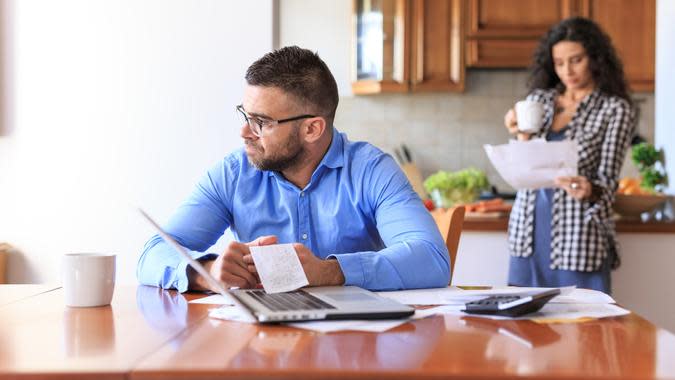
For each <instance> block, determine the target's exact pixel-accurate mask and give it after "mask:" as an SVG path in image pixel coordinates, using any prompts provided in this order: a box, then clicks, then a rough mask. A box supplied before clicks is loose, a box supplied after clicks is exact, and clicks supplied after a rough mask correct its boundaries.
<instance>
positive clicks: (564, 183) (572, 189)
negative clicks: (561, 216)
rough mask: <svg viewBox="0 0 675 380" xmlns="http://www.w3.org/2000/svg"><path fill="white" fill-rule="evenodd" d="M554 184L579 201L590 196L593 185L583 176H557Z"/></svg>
mask: <svg viewBox="0 0 675 380" xmlns="http://www.w3.org/2000/svg"><path fill="white" fill-rule="evenodd" d="M555 184H556V186H558V187H560V188H561V189H564V190H565V191H566V192H567V194H569V195H570V196H571V197H572V198H574V199H576V200H579V201H581V200H584V199H588V198H590V197H591V194H592V193H593V185H591V182H590V181H589V180H588V178H586V177H584V176H572V177H558V178H556V179H555Z"/></svg>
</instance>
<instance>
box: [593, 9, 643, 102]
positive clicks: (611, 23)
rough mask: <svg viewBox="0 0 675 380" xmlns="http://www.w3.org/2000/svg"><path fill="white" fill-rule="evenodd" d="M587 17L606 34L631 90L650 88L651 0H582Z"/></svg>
mask: <svg viewBox="0 0 675 380" xmlns="http://www.w3.org/2000/svg"><path fill="white" fill-rule="evenodd" d="M585 8H586V12H585V13H587V15H588V17H589V18H591V19H593V20H594V21H596V22H597V23H598V24H599V25H600V26H601V27H602V28H603V29H604V30H605V32H607V34H609V36H610V37H611V39H612V44H613V45H614V48H615V49H616V50H617V53H618V54H619V57H620V58H621V60H622V61H623V68H624V71H625V73H626V77H627V78H628V82H629V84H630V87H631V89H632V90H633V91H654V71H655V51H656V42H655V41H656V1H655V0H640V1H636V0H586V1H585Z"/></svg>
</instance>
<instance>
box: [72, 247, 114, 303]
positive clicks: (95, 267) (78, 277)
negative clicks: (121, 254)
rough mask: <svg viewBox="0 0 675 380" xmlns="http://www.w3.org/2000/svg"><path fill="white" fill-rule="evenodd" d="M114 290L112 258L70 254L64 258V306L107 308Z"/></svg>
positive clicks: (94, 254)
mask: <svg viewBox="0 0 675 380" xmlns="http://www.w3.org/2000/svg"><path fill="white" fill-rule="evenodd" d="M114 290H115V255H114V254H105V253H69V254H66V255H64V257H63V291H64V293H65V297H66V306H72V307H90V306H103V305H109V304H110V301H111V300H112V296H113V291H114Z"/></svg>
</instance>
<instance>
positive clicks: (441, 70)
mask: <svg viewBox="0 0 675 380" xmlns="http://www.w3.org/2000/svg"><path fill="white" fill-rule="evenodd" d="M464 3H465V1H464V0H413V2H412V9H411V17H412V19H411V37H412V38H411V64H410V67H411V78H410V79H411V80H410V81H411V90H412V91H463V90H464V44H463V40H464V36H463V34H464V33H463V31H464V26H463V17H462V15H463V9H464V7H463V4H464Z"/></svg>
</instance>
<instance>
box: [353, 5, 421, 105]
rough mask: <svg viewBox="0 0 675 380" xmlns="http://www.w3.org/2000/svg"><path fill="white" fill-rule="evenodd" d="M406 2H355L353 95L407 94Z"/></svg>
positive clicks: (407, 30)
mask: <svg viewBox="0 0 675 380" xmlns="http://www.w3.org/2000/svg"><path fill="white" fill-rule="evenodd" d="M409 8H410V4H409V0H354V13H353V17H352V20H353V26H352V30H353V32H354V35H353V37H352V41H354V43H353V44H352V49H353V50H352V59H353V64H352V67H355V68H356V70H355V72H354V74H353V78H352V92H353V93H354V94H376V93H380V92H405V91H408V78H409V74H410V69H409V58H408V56H409V55H410V48H409V39H410V37H409V29H410V27H409V21H408V18H409V13H410V11H409Z"/></svg>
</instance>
